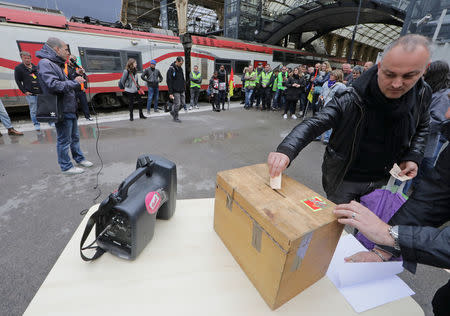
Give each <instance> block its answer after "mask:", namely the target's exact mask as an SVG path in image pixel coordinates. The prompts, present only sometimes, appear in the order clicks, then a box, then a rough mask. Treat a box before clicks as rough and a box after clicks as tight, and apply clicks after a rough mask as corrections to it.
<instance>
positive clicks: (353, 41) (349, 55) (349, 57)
mask: <svg viewBox="0 0 450 316" xmlns="http://www.w3.org/2000/svg"><path fill="white" fill-rule="evenodd" d="M361 4H362V0H359V5H358V14H357V15H356V23H355V27H354V28H353V35H352V42H351V44H350V51H349V52H348V54H347V63H350V61H351V59H352V56H353V45H354V44H355V37H356V31H357V29H358V24H359V15H360V13H361Z"/></svg>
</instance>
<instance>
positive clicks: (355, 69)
mask: <svg viewBox="0 0 450 316" xmlns="http://www.w3.org/2000/svg"><path fill="white" fill-rule="evenodd" d="M363 72H364V68H363V67H361V66H355V67H353V70H352V75H353V80H352V82H351V83H350V85H352V83H353V82H355V81H356V79H358V78H359V77H360V76H361V75H362V73H363Z"/></svg>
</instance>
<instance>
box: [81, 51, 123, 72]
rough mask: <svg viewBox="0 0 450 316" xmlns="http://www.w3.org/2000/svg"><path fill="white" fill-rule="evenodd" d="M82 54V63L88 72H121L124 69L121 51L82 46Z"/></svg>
mask: <svg viewBox="0 0 450 316" xmlns="http://www.w3.org/2000/svg"><path fill="white" fill-rule="evenodd" d="M80 56H82V64H83V66H84V68H85V69H86V71H88V72H120V71H122V70H123V69H124V67H122V59H121V56H120V51H111V50H102V49H91V48H88V49H82V48H81V47H80Z"/></svg>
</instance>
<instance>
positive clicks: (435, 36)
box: [433, 9, 447, 42]
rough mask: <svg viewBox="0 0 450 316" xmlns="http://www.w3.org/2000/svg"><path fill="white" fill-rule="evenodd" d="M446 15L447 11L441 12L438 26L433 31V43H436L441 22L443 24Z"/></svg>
mask: <svg viewBox="0 0 450 316" xmlns="http://www.w3.org/2000/svg"><path fill="white" fill-rule="evenodd" d="M446 15H447V9H444V10H442V13H441V17H440V18H439V21H438V24H437V26H436V31H434V35H433V42H435V41H436V39H437V37H438V35H439V31H440V30H441V26H442V22H444V17H445V16H446Z"/></svg>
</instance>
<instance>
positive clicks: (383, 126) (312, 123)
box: [268, 34, 431, 204]
mask: <svg viewBox="0 0 450 316" xmlns="http://www.w3.org/2000/svg"><path fill="white" fill-rule="evenodd" d="M429 60H430V43H429V41H428V39H427V38H425V37H423V36H420V35H416V34H410V35H406V36H404V37H401V38H399V39H398V40H397V41H395V42H393V43H392V44H391V45H389V46H388V47H387V48H386V49H385V52H384V54H383V59H382V60H381V62H380V63H379V64H378V65H377V66H374V67H372V68H371V69H369V70H368V71H366V72H365V73H364V74H363V75H362V76H361V77H360V78H359V79H358V80H357V81H356V82H355V83H354V85H353V87H350V88H347V89H346V90H345V91H344V92H343V93H341V94H340V95H337V96H335V97H334V98H333V100H332V101H330V102H328V104H327V106H326V107H324V108H323V109H322V110H321V111H320V112H319V113H317V114H316V115H315V116H314V117H312V118H309V119H307V120H304V121H303V122H302V123H300V124H299V125H297V126H296V127H295V128H294V129H293V130H292V131H291V133H290V134H289V135H288V136H287V137H286V138H285V139H284V140H283V141H282V143H281V144H280V145H279V146H278V148H277V152H273V153H270V154H269V157H268V164H269V170H270V175H271V176H272V177H273V176H277V175H279V174H280V172H282V171H283V170H285V169H286V168H287V167H288V165H289V164H290V163H292V161H293V159H294V158H295V157H296V156H297V155H298V154H299V152H300V151H301V150H302V149H303V148H304V147H306V146H307V145H308V144H309V143H310V142H311V141H312V140H313V139H314V138H316V137H317V136H318V135H320V134H321V133H323V132H325V131H326V130H328V129H330V128H332V129H333V133H332V135H331V138H330V142H329V144H328V145H327V148H326V149H325V154H324V161H323V165H322V184H323V188H324V190H325V192H326V193H327V197H328V198H329V199H330V200H331V201H333V202H335V203H336V204H341V203H348V202H350V201H352V200H355V199H356V200H358V199H359V198H360V197H361V196H363V195H365V194H368V193H370V192H371V191H373V190H374V189H375V188H377V187H379V186H382V185H383V184H384V183H385V181H386V179H387V177H388V176H389V173H388V172H389V170H390V169H391V167H392V165H393V164H394V163H398V164H399V165H400V168H401V170H402V171H401V175H406V176H409V177H411V178H413V177H415V176H416V175H417V170H418V165H419V164H420V162H421V160H422V159H423V154H424V149H425V144H426V141H427V137H428V126H429V120H430V118H429V113H428V107H429V104H430V101H431V89H430V87H429V86H428V85H427V84H426V83H425V82H424V80H423V79H422V75H423V74H424V72H425V69H426V67H427V65H428V63H429Z"/></svg>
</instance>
